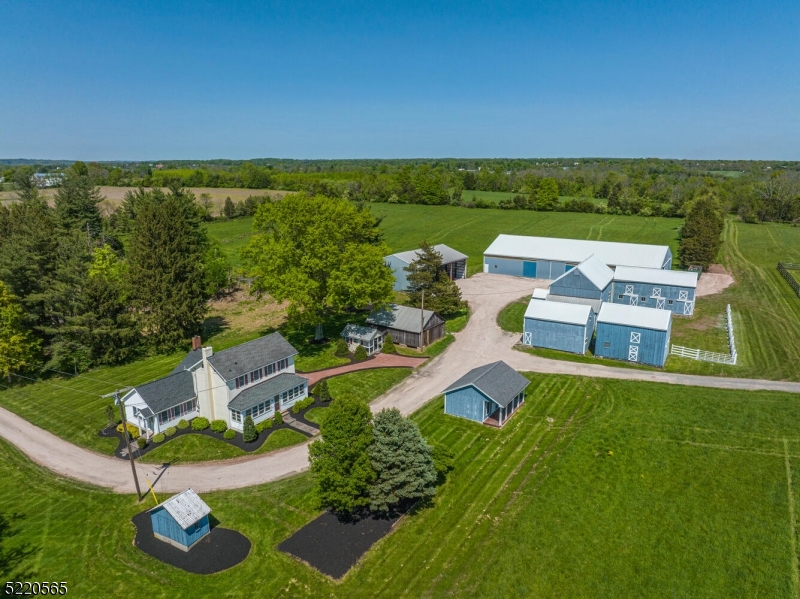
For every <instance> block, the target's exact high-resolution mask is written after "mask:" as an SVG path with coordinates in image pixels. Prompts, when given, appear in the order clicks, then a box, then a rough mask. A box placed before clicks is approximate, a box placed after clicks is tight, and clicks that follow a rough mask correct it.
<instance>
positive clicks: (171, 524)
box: [150, 489, 211, 551]
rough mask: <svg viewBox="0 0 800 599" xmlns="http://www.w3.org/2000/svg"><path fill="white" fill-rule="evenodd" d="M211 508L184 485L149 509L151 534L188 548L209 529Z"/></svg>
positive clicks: (179, 546) (187, 549) (174, 545)
mask: <svg viewBox="0 0 800 599" xmlns="http://www.w3.org/2000/svg"><path fill="white" fill-rule="evenodd" d="M210 513H211V508H210V507H208V505H206V502H205V501H203V500H202V499H200V497H199V496H198V495H197V493H195V492H194V491H193V490H192V489H186V490H185V491H184V492H183V493H178V494H177V495H173V496H172V497H170V498H169V499H167V500H166V501H165V502H164V503H162V504H159V505H157V506H156V507H154V508H153V509H151V510H150V521H151V522H152V524H153V535H154V536H155V538H157V539H159V540H161V541H164V542H165V543H169V544H170V545H172V546H173V547H177V548H178V549H182V550H183V551H189V549H191V548H192V547H193V546H194V544H195V543H197V541H199V540H200V539H202V538H203V537H204V536H206V535H207V534H208V533H209V532H211V526H210V525H209V522H208V515H209V514H210Z"/></svg>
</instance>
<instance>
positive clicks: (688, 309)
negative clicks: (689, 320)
mask: <svg viewBox="0 0 800 599" xmlns="http://www.w3.org/2000/svg"><path fill="white" fill-rule="evenodd" d="M683 313H684V314H691V313H692V302H686V303H685V304H683Z"/></svg>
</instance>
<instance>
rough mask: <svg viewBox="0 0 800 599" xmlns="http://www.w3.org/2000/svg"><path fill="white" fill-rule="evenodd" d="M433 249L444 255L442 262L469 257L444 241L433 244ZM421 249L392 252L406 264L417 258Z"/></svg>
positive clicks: (448, 262)
mask: <svg viewBox="0 0 800 599" xmlns="http://www.w3.org/2000/svg"><path fill="white" fill-rule="evenodd" d="M433 249H434V250H436V251H437V252H439V253H440V254H441V255H442V264H450V263H451V262H457V261H458V260H466V259H467V256H466V254H462V253H461V252H459V251H458V250H454V249H453V248H451V247H449V246H446V245H445V244H443V243H440V244H438V245H435V246H433ZM419 251H420V250H419V248H417V249H416V250H408V251H407V252H397V253H396V254H392V256H394V257H395V258H398V259H400V260H402V261H403V262H405V263H406V264H411V263H412V262H413V261H414V260H416V259H417V255H418V253H419Z"/></svg>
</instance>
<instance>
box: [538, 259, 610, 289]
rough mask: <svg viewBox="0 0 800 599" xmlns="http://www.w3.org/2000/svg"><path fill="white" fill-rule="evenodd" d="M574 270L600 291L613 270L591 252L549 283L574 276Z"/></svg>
mask: <svg viewBox="0 0 800 599" xmlns="http://www.w3.org/2000/svg"><path fill="white" fill-rule="evenodd" d="M576 270H577V271H578V272H580V273H582V274H583V276H585V277H586V278H587V279H589V281H590V282H591V283H592V285H594V286H595V287H597V288H598V289H599V290H600V291H602V290H603V289H605V288H606V287H608V284H609V283H610V282H611V280H612V279H613V278H614V271H613V270H611V269H610V268H609V267H608V266H606V265H605V264H603V263H602V262H601V261H600V260H598V259H597V258H596V257H595V255H594V254H592V255H591V256H589V257H588V258H586V260H584V261H583V262H581V263H580V264H578V265H577V266H576V267H575V268H572V269H570V270H568V271H567V272H565V273H564V274H563V275H561V276H560V277H558V278H557V279H556V280H555V281H553V282H552V283H550V284H551V285H555V284H556V282H558V281H560V280H561V279H564V278H566V277H569V276H574V274H575V271H576Z"/></svg>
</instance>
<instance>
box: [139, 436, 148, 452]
mask: <svg viewBox="0 0 800 599" xmlns="http://www.w3.org/2000/svg"><path fill="white" fill-rule="evenodd" d="M136 444H137V445H138V446H139V449H144V448H145V447H147V439H145V438H144V437H139V438H138V439H136Z"/></svg>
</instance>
